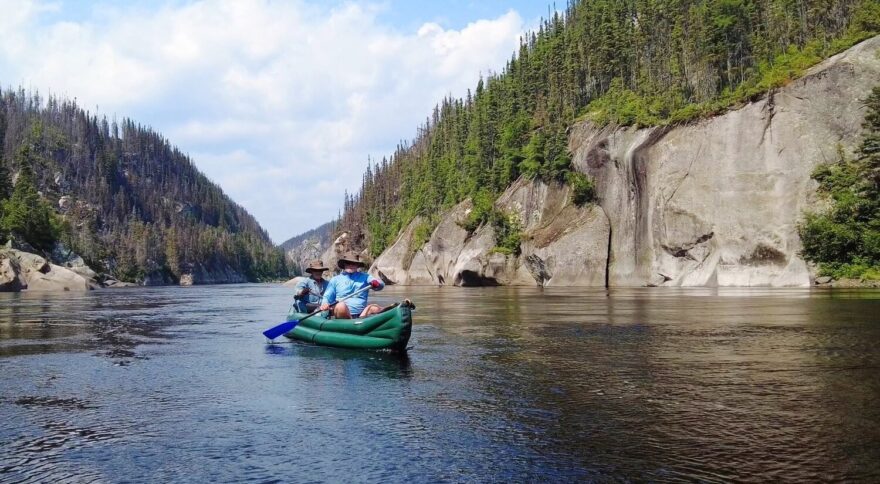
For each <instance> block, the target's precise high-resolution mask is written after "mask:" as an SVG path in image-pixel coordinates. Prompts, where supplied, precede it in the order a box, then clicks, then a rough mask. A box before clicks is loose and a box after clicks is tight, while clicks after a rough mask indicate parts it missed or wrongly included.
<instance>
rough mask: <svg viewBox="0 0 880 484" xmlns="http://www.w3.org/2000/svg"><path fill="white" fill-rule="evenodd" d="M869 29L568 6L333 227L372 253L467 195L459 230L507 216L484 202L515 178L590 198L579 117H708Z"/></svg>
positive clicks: (742, 15)
mask: <svg viewBox="0 0 880 484" xmlns="http://www.w3.org/2000/svg"><path fill="white" fill-rule="evenodd" d="M878 32H880V0H760V1H759V0H589V1H587V0H572V1H570V2H569V3H568V4H567V5H566V7H565V9H563V10H562V11H561V12H552V11H551V12H550V13H549V15H548V17H547V19H545V20H544V21H542V22H541V24H540V27H539V28H538V30H537V31H536V32H530V33H528V34H527V35H525V36H524V37H522V39H521V41H520V46H519V49H518V50H517V51H516V52H515V53H514V54H513V55H512V57H511V59H510V60H509V61H508V62H507V63H506V66H505V67H504V69H503V70H502V72H501V73H492V74H490V75H488V76H487V77H485V78H481V79H480V80H479V81H478V83H477V85H476V88H475V89H474V91H468V93H467V95H466V96H465V97H464V98H452V97H448V98H446V99H443V100H442V101H441V102H440V103H439V104H438V105H437V106H436V107H435V108H434V110H433V112H432V113H431V115H430V116H429V117H428V118H427V119H426V120H425V122H424V123H423V124H421V125H420V126H419V127H418V129H417V132H416V136H415V137H414V139H413V140H412V141H402V142H401V143H400V144H399V145H398V146H397V148H396V149H395V151H394V152H393V153H392V154H391V155H390V156H388V157H385V158H383V159H382V160H381V161H379V162H373V161H372V160H368V162H367V168H366V172H365V173H364V175H363V180H362V184H361V188H360V190H359V192H358V193H356V194H346V195H345V200H344V207H343V212H342V214H341V216H340V218H339V221H338V224H337V230H338V231H348V232H349V233H350V234H351V236H352V241H353V242H354V244H355V246H356V247H357V248H366V249H368V250H369V252H370V253H371V254H372V255H373V256H377V255H378V254H379V253H381V252H382V251H383V250H384V249H385V248H386V247H387V246H388V245H389V244H390V243H392V242H393V240H394V239H395V238H396V237H397V235H398V234H399V233H400V231H401V229H402V228H403V227H405V226H406V224H408V223H409V222H410V221H411V220H413V219H414V218H415V217H416V216H421V217H422V218H423V220H425V222H424V224H427V226H428V228H430V226H432V224H436V223H437V222H438V217H439V213H441V211H442V210H443V209H445V208H448V207H450V206H452V205H454V204H455V203H458V202H460V201H462V200H464V199H466V198H471V199H472V200H474V204H475V209H474V210H473V211H472V212H471V220H469V221H467V223H466V225H467V226H468V227H475V226H479V225H480V224H482V223H489V222H491V221H492V220H504V217H503V216H502V217H499V216H498V214H494V213H492V209H491V206H492V202H493V201H494V200H495V198H497V195H498V194H499V193H500V192H501V191H503V190H504V189H505V188H507V187H508V186H509V185H510V183H512V182H513V181H514V180H516V179H517V178H518V177H520V176H528V177H532V178H540V179H543V180H545V181H548V182H551V183H568V184H569V185H570V186H571V187H572V189H573V190H572V191H573V198H574V201H575V202H577V203H589V202H590V201H591V199H592V184H591V180H589V179H588V178H587V177H586V176H584V175H583V174H580V173H577V172H575V171H574V170H573V168H572V166H571V159H570V154H569V152H568V149H567V146H568V128H569V127H570V126H571V125H572V124H573V123H574V122H575V121H577V120H581V119H589V120H592V121H594V122H595V123H598V124H605V123H615V124H619V125H641V126H649V125H662V124H667V123H680V122H687V121H689V120H692V119H695V118H698V117H702V116H709V115H713V114H717V113H719V112H722V111H723V110H725V109H728V108H729V107H730V106H733V105H736V104H737V103H742V102H746V101H749V100H752V99H755V98H756V97H759V96H762V95H764V94H766V92H767V91H769V90H771V89H774V88H776V87H779V86H782V85H784V84H785V83H786V82H789V81H790V80H791V79H794V78H796V77H797V76H798V75H800V74H801V73H802V72H803V71H804V70H805V69H806V68H807V67H809V66H811V65H814V64H815V63H817V62H819V61H820V60H822V59H824V58H826V57H828V56H829V55H831V54H834V53H836V52H839V51H841V50H843V49H845V48H848V47H850V46H852V45H854V44H855V43H857V42H859V41H861V40H864V39H866V38H869V37H871V36H873V35H876V34H877V33H878ZM425 230H426V229H425V228H422V230H421V231H422V232H424V231H425Z"/></svg>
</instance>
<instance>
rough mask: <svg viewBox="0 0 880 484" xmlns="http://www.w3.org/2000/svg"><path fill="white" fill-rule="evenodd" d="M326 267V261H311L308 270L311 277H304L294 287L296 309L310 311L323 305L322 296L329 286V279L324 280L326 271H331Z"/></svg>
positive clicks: (304, 311)
mask: <svg viewBox="0 0 880 484" xmlns="http://www.w3.org/2000/svg"><path fill="white" fill-rule="evenodd" d="M329 270H330V269H328V268H327V267H324V262H323V261H320V260H317V259H315V260H313V261H311V262H309V267H308V269H306V272H307V273H308V274H309V277H304V278H302V279H300V281H299V282H297V283H296V286H294V287H293V299H294V302H295V305H296V310H297V311H299V312H301V313H310V312H312V311H314V310H315V309H318V306H320V305H321V298H322V297H323V296H324V291H325V290H326V288H327V281H326V280H324V271H329Z"/></svg>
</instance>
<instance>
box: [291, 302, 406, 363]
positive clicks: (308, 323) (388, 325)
mask: <svg viewBox="0 0 880 484" xmlns="http://www.w3.org/2000/svg"><path fill="white" fill-rule="evenodd" d="M413 309H415V306H414V305H413V304H412V303H411V302H409V301H408V300H407V301H404V302H402V303H397V304H394V305H392V306H390V307H388V308H385V310H384V311H382V312H381V313H379V314H374V315H373V316H370V317H368V318H363V319H328V318H324V317H322V314H323V313H322V314H316V315H314V316H312V317H310V318H308V319H306V320H303V321H300V323H299V324H297V325H296V327H295V328H293V329H292V330H290V331H288V332H287V333H284V336H286V337H287V338H290V339H295V340H299V341H305V342H307V343H315V344H319V345H324V346H335V347H338V348H355V349H390V350H395V351H401V350H405V349H406V344H407V343H408V342H409V336H410V333H412V310H413ZM306 316H308V314H307V313H298V312H295V311H291V312H290V314H288V315H287V320H288V321H294V320H297V319H301V318H304V317H306Z"/></svg>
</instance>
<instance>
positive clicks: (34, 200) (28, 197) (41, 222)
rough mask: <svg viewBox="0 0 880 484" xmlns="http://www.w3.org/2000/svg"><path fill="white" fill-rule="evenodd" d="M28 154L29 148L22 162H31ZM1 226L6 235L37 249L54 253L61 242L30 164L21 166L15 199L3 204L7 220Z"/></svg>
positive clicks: (23, 153) (12, 197) (24, 150)
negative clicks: (56, 242)
mask: <svg viewBox="0 0 880 484" xmlns="http://www.w3.org/2000/svg"><path fill="white" fill-rule="evenodd" d="M28 152H29V148H28V147H27V146H26V145H25V147H23V149H22V159H27V156H28ZM0 222H2V223H0V225H2V227H3V229H4V231H5V232H7V233H8V234H10V235H12V236H13V237H16V238H20V239H21V240H23V241H24V242H27V243H28V244H30V245H32V246H33V247H36V248H37V249H41V250H49V249H51V248H52V244H54V242H55V240H56V238H57V237H56V229H55V227H54V223H53V222H54V220H53V214H52V211H51V209H50V208H49V207H48V205H46V203H45V202H44V201H43V200H41V199H40V195H39V193H37V187H36V185H35V184H34V174H33V171H32V170H31V167H30V164H28V163H23V164H22V165H21V169H20V171H19V174H18V180H17V181H16V182H15V188H14V189H13V191H12V196H11V197H9V199H8V200H6V201H4V202H3V219H2V221H0Z"/></svg>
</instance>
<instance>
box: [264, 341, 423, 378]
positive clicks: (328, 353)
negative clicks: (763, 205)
mask: <svg viewBox="0 0 880 484" xmlns="http://www.w3.org/2000/svg"><path fill="white" fill-rule="evenodd" d="M266 354H267V355H272V356H279V357H285V358H292V360H290V362H291V364H295V365H303V364H309V363H310V362H309V360H318V361H321V362H331V363H335V364H340V365H345V366H348V367H351V368H356V369H358V370H360V372H363V373H376V374H381V375H384V376H386V377H388V378H410V377H411V376H412V361H411V360H410V357H409V353H408V352H406V351H403V352H392V351H365V350H352V349H346V348H327V347H322V346H315V345H309V344H304V343H298V342H290V343H281V344H279V343H273V344H267V345H266Z"/></svg>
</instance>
